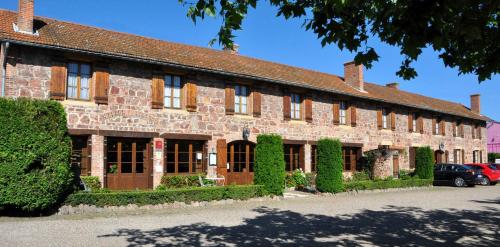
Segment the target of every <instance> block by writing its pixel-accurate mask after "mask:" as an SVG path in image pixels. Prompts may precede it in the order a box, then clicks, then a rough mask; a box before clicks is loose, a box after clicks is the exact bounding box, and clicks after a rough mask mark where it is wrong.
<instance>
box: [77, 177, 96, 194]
mask: <svg viewBox="0 0 500 247" xmlns="http://www.w3.org/2000/svg"><path fill="white" fill-rule="evenodd" d="M80 179H81V180H82V181H83V183H85V185H87V187H88V188H89V189H90V191H98V190H100V189H101V181H99V177H96V176H80Z"/></svg>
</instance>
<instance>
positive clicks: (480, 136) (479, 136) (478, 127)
mask: <svg viewBox="0 0 500 247" xmlns="http://www.w3.org/2000/svg"><path fill="white" fill-rule="evenodd" d="M476 128H477V138H478V139H479V140H481V138H482V135H481V134H482V133H481V126H477V127H476Z"/></svg>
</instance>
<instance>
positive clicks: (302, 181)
mask: <svg viewBox="0 0 500 247" xmlns="http://www.w3.org/2000/svg"><path fill="white" fill-rule="evenodd" d="M285 184H286V187H287V188H293V187H295V188H304V187H307V186H309V185H310V181H309V180H308V179H307V175H306V174H305V173H304V172H303V171H302V170H300V169H296V170H295V171H293V172H292V173H287V174H286V178H285Z"/></svg>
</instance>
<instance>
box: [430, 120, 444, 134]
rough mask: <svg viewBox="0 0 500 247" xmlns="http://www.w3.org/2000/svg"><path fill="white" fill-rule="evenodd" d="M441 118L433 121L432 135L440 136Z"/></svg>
mask: <svg viewBox="0 0 500 247" xmlns="http://www.w3.org/2000/svg"><path fill="white" fill-rule="evenodd" d="M441 121H442V120H441V118H436V120H435V121H434V126H432V127H433V128H434V134H435V135H439V134H440V131H439V130H440V124H441Z"/></svg>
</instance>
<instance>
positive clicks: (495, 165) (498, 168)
mask: <svg viewBox="0 0 500 247" xmlns="http://www.w3.org/2000/svg"><path fill="white" fill-rule="evenodd" d="M490 165H492V166H494V167H496V168H497V170H499V171H500V164H493V163H492V164H490Z"/></svg>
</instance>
